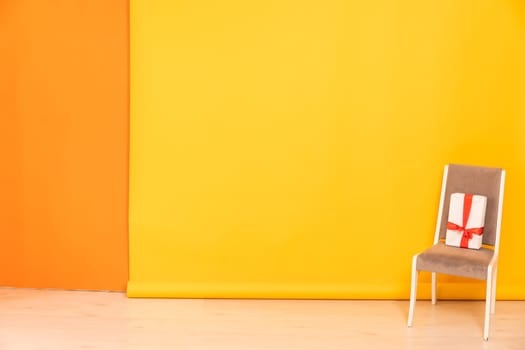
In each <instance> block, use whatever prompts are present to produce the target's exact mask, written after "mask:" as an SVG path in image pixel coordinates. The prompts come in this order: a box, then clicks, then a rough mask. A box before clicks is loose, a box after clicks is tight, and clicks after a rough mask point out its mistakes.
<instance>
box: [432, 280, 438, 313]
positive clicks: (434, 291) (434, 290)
mask: <svg viewBox="0 0 525 350" xmlns="http://www.w3.org/2000/svg"><path fill="white" fill-rule="evenodd" d="M436 300H437V273H435V272H432V305H436Z"/></svg>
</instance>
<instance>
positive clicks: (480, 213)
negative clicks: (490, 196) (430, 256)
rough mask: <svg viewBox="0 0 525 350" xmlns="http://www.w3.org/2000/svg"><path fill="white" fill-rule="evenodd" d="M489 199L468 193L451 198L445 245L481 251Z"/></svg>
mask: <svg viewBox="0 0 525 350" xmlns="http://www.w3.org/2000/svg"><path fill="white" fill-rule="evenodd" d="M486 208H487V197H485V196H480V195H473V194H466V193H453V194H452V195H451V196H450V208H449V212H448V223H447V235H446V239H445V244H447V245H450V246H454V247H460V248H470V249H480V248H481V244H482V242H483V228H484V226H485V210H486Z"/></svg>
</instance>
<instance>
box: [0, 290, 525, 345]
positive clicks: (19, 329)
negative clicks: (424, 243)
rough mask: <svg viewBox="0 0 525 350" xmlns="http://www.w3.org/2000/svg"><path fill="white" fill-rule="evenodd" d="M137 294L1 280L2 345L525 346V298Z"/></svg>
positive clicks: (0, 318)
mask: <svg viewBox="0 0 525 350" xmlns="http://www.w3.org/2000/svg"><path fill="white" fill-rule="evenodd" d="M483 307H484V305H483V303H482V302H479V301H442V302H439V301H438V304H437V305H435V306H432V305H431V304H430V302H429V301H418V302H417V305H416V313H415V318H414V327H413V328H411V329H409V328H407V327H406V320H407V312H408V302H407V301H321V300H319V301H314V300H176V299H128V298H126V296H125V295H124V294H123V293H106V292H79V291H50V290H31V289H12V288H0V349H1V350H11V349H13V350H25V349H31V350H35V349H53V350H55V349H133V350H138V349H150V350H151V349H192V350H193V349H195V350H212V349H213V350H215V349H225V350H226V349H228V350H237V349H239V350H241V349H242V350H250V349H253V350H262V349H272V350H280V349H283V350H284V349H286V350H294V349H297V350H314V349H315V350H321V349H322V350H326V349H331V350H337V349H345V350H347V349H410V350H416V349H425V350H432V349H436V350H438V349H439V350H447V349H462V350H469V349H491V350H498V349H501V350H523V349H525V302H519V301H498V302H497V303H496V315H495V316H494V317H493V319H492V329H491V336H490V338H489V341H488V342H484V341H483V340H482V326H483V310H484V309H483Z"/></svg>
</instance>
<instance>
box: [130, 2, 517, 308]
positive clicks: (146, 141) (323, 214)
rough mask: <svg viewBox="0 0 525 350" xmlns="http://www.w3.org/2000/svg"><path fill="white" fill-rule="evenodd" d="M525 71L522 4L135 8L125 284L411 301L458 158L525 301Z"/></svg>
mask: <svg viewBox="0 0 525 350" xmlns="http://www.w3.org/2000/svg"><path fill="white" fill-rule="evenodd" d="M524 62H525V9H524V5H522V3H521V1H519V0H515V1H511V0H459V1H458V0H444V1H419V0H399V1H390V0H381V1H371V2H367V1H358V0H355V1H345V0H340V1H337V0H323V1H320V0H319V1H304V0H275V1H268V0H265V1H245V0H238V1H235V0H224V1H213V0H200V1H199V0H197V1H171V0H132V1H131V101H132V103H131V180H130V181H131V184H130V185H131V201H130V203H131V204H130V230H131V232H130V268H131V270H130V281H129V284H128V295H129V296H133V297H134V296H167V297H261V298H266V297H268V298H270V297H271V298H274V297H279V298H406V297H407V296H408V291H409V279H410V262H411V256H412V255H413V254H414V253H416V252H418V251H420V250H422V249H423V248H424V247H426V246H428V245H429V244H431V242H432V236H433V230H434V226H435V220H436V214H437V205H438V197H439V190H440V185H441V176H442V169H443V165H444V164H446V163H449V162H452V163H467V164H476V165H486V166H501V167H505V168H506V169H507V171H508V177H507V188H506V198H505V205H504V219H503V233H502V243H501V260H500V275H499V290H498V297H499V298H520V299H521V298H525V284H524V282H523V281H525V271H524V270H523V268H522V266H523V259H522V253H521V252H522V250H523V247H524V246H525V235H524V234H523V232H524V230H523V229H522V228H521V226H522V225H523V218H522V213H521V212H522V208H521V205H520V203H521V202H522V201H523V198H525V189H524V186H523V185H522V183H523V179H525V137H524V135H525V102H524V101H525V89H524V88H523V86H524V84H525V64H524ZM425 278H426V280H427V281H428V276H426V275H425V276H423V278H422V279H423V282H424V281H425ZM441 280H442V281H444V282H446V283H444V284H443V285H442V286H441V287H440V289H439V295H440V297H448V298H451V297H465V296H467V295H468V294H467V292H472V291H474V295H475V296H476V297H483V296H484V288H483V285H482V284H480V283H479V282H472V281H469V280H463V279H454V278H442V279H441ZM420 290H421V296H425V295H427V294H428V293H427V291H426V289H425V288H420Z"/></svg>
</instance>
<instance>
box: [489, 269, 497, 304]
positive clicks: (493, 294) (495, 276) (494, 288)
mask: <svg viewBox="0 0 525 350" xmlns="http://www.w3.org/2000/svg"><path fill="white" fill-rule="evenodd" d="M493 274H494V276H493V277H492V292H491V293H492V299H491V301H490V302H491V304H490V313H491V314H494V312H495V311H496V283H497V281H498V266H497V265H496V268H494V273H493Z"/></svg>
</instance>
